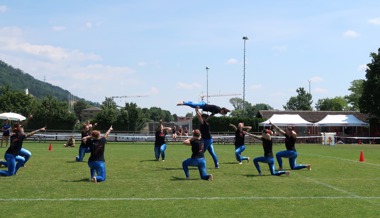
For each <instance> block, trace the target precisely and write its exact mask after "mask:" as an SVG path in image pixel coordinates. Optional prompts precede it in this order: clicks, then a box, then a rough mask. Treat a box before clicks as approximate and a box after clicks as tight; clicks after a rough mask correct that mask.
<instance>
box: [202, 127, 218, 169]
mask: <svg viewBox="0 0 380 218" xmlns="http://www.w3.org/2000/svg"><path fill="white" fill-rule="evenodd" d="M199 130H200V132H201V135H202V139H203V142H204V151H206V150H207V151H208V152H209V153H210V155H211V157H212V159H213V160H214V164H215V168H219V161H218V156H216V154H215V151H214V146H213V142H214V140H213V139H212V137H211V133H210V125H209V124H208V123H207V122H206V121H204V122H203V124H202V123H201V126H200V128H199Z"/></svg>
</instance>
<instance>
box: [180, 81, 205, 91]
mask: <svg viewBox="0 0 380 218" xmlns="http://www.w3.org/2000/svg"><path fill="white" fill-rule="evenodd" d="M176 88H177V89H187V90H191V89H200V88H201V85H200V84H199V83H183V82H178V83H177V84H176Z"/></svg>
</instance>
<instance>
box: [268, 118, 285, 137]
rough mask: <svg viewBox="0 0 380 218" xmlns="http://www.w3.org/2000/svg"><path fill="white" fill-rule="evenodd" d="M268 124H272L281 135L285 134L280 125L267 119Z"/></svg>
mask: <svg viewBox="0 0 380 218" xmlns="http://www.w3.org/2000/svg"><path fill="white" fill-rule="evenodd" d="M269 124H270V125H271V126H273V127H274V128H275V129H276V130H277V131H278V132H280V133H281V134H282V135H285V134H286V133H285V131H284V130H282V129H281V128H280V127H278V126H276V125H274V124H273V123H271V122H270V121H269Z"/></svg>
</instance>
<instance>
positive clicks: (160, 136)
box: [154, 130, 166, 147]
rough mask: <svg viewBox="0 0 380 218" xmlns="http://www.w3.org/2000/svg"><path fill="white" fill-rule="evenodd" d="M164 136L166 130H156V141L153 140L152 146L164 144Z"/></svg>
mask: <svg viewBox="0 0 380 218" xmlns="http://www.w3.org/2000/svg"><path fill="white" fill-rule="evenodd" d="M165 137H166V130H164V131H160V130H158V131H156V141H155V142H154V146H156V147H160V146H161V145H163V144H165V143H166V142H165Z"/></svg>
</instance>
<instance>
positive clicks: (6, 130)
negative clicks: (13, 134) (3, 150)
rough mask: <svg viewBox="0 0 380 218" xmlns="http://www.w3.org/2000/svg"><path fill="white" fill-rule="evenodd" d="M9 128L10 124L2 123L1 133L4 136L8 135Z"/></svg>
mask: <svg viewBox="0 0 380 218" xmlns="http://www.w3.org/2000/svg"><path fill="white" fill-rule="evenodd" d="M10 128H11V125H9V124H4V126H3V130H4V131H3V135H4V136H8V135H9V129H10Z"/></svg>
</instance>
